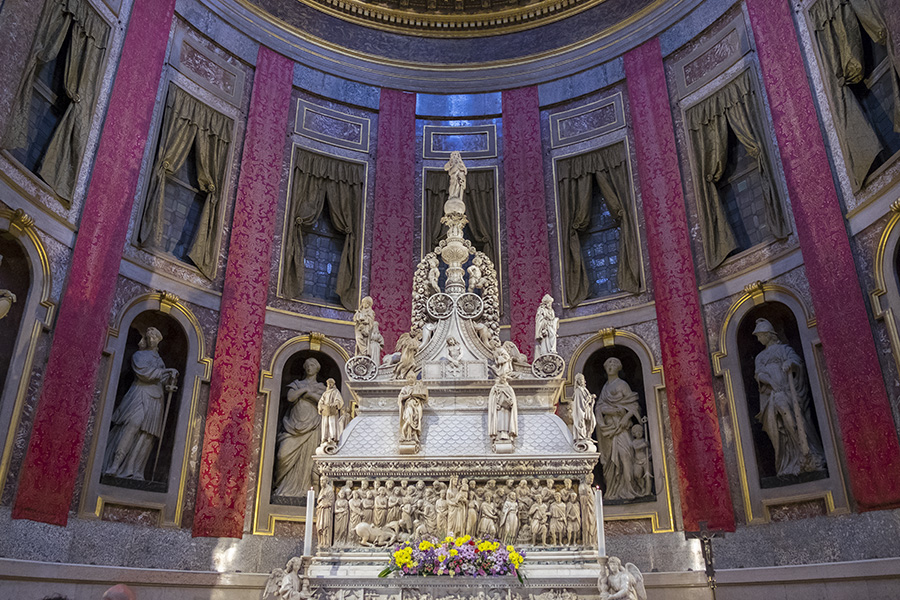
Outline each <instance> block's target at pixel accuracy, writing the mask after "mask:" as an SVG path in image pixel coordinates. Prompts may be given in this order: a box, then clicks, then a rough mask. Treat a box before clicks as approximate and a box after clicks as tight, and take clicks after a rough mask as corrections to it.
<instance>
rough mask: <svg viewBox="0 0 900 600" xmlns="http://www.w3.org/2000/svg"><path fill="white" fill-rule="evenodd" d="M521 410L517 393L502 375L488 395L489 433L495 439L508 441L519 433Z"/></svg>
mask: <svg viewBox="0 0 900 600" xmlns="http://www.w3.org/2000/svg"><path fill="white" fill-rule="evenodd" d="M518 419H519V410H518V407H517V406H516V393H515V392H514V391H513V389H512V386H511V385H509V382H508V381H507V379H506V375H501V376H500V378H499V379H497V381H496V382H495V383H494V387H492V388H491V393H490V396H488V435H489V436H491V439H492V440H495V441H507V440H511V439H514V438H515V437H516V436H518V435H519V424H518Z"/></svg>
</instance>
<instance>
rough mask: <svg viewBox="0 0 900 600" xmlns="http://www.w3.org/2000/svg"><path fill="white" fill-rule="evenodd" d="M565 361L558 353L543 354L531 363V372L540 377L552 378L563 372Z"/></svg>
mask: <svg viewBox="0 0 900 600" xmlns="http://www.w3.org/2000/svg"><path fill="white" fill-rule="evenodd" d="M565 369H566V361H564V360H563V357H562V356H560V355H559V354H545V355H544V356H541V357H539V358H537V359H535V361H534V364H532V365H531V373H532V374H533V375H534V376H535V377H538V378H540V379H553V378H554V377H559V376H560V375H562V374H563V371H564V370H565Z"/></svg>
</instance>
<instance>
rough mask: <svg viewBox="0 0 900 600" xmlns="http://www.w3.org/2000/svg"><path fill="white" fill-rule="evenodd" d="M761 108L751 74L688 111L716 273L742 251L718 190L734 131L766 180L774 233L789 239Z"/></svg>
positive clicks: (704, 227) (706, 243)
mask: <svg viewBox="0 0 900 600" xmlns="http://www.w3.org/2000/svg"><path fill="white" fill-rule="evenodd" d="M761 107H762V102H761V100H760V99H759V98H758V97H757V95H756V92H755V90H754V86H753V82H752V72H751V71H750V70H747V71H744V72H743V73H741V74H740V75H738V76H737V77H736V78H735V79H734V80H733V81H731V82H730V83H728V84H727V85H726V86H725V87H723V88H722V89H720V90H718V91H717V92H715V93H713V94H712V95H711V96H710V97H708V98H705V99H704V100H701V101H700V102H699V103H697V104H696V105H694V106H692V107H691V108H690V109H688V111H687V114H686V117H685V119H686V122H687V127H688V130H689V134H690V139H691V146H692V150H693V154H694V161H695V163H696V167H697V177H698V178H699V182H698V185H697V189H698V191H699V194H700V196H699V198H698V200H697V208H698V212H699V214H700V229H701V232H702V234H703V249H704V251H705V253H706V261H707V264H708V266H709V268H711V269H712V268H714V267H717V266H719V265H720V264H721V263H722V261H724V260H725V259H726V258H727V257H728V255H729V254H730V253H731V252H732V251H733V250H735V249H736V248H737V247H738V243H737V240H736V238H735V234H734V231H733V230H732V227H731V225H730V224H729V222H728V217H727V216H726V211H725V205H724V204H723V201H722V198H721V197H720V194H719V190H718V187H717V183H718V182H719V181H720V180H721V179H722V176H723V175H724V174H725V169H726V166H727V162H728V132H729V130H730V131H732V132H733V133H734V135H735V136H736V137H737V140H738V142H739V143H740V144H741V145H743V146H744V148H745V149H746V150H747V153H748V154H749V155H750V156H751V157H753V158H754V159H755V160H756V165H757V167H758V169H759V174H760V177H761V178H762V187H763V189H762V194H763V204H764V206H765V218H766V224H767V225H768V229H769V232H770V233H771V234H772V235H773V236H774V237H775V238H777V239H784V238H786V237H787V236H788V234H789V233H790V225H789V222H788V219H787V216H786V215H785V212H784V207H783V206H782V203H781V200H780V199H779V197H778V193H777V191H776V186H775V183H774V175H773V171H772V166H771V164H772V163H771V160H770V158H769V151H768V148H767V147H766V138H767V137H768V136H767V134H766V129H765V128H764V126H763V123H764V122H765V120H764V118H763V112H762V109H761Z"/></svg>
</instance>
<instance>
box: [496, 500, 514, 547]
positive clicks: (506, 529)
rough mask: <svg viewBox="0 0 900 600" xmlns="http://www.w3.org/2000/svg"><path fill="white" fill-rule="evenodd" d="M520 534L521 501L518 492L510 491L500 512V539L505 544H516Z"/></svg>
mask: <svg viewBox="0 0 900 600" xmlns="http://www.w3.org/2000/svg"><path fill="white" fill-rule="evenodd" d="M518 534H519V503H518V502H517V501H516V493H515V492H510V493H509V494H508V495H507V496H506V502H504V503H503V509H502V511H501V513H500V539H501V540H503V543H504V544H515V543H516V536H517V535H518Z"/></svg>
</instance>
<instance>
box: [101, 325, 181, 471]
mask: <svg viewBox="0 0 900 600" xmlns="http://www.w3.org/2000/svg"><path fill="white" fill-rule="evenodd" d="M162 339H163V336H162V334H161V333H160V332H159V330H158V329H157V328H155V327H148V328H147V330H146V331H145V332H144V335H143V337H142V338H141V341H140V342H139V343H138V350H137V351H136V352H135V353H134V354H132V355H131V369H132V371H133V372H134V383H132V384H131V387H130V388H128V391H127V392H125V396H124V397H123V398H122V402H121V403H120V404H119V406H117V407H116V410H115V412H113V416H112V432H111V434H110V437H109V443H108V444H107V446H106V456H105V460H104V468H103V472H104V473H105V474H106V475H112V476H113V477H124V478H129V479H138V480H143V479H144V473H145V471H146V468H147V463H148V462H149V460H150V455H151V454H152V451H153V446H154V442H158V441H159V440H161V439H162V435H163V428H164V423H165V408H166V407H165V402H164V392H163V386H164V385H165V386H166V391H168V392H169V393H170V394H171V393H172V392H174V391H175V389H176V388H175V383H176V381H178V371H177V370H175V369H167V368H166V365H165V363H164V362H163V359H162V358H161V357H160V356H159V350H158V349H159V343H160V342H161V341H162ZM152 476H153V475H152V474H151V478H152Z"/></svg>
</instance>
